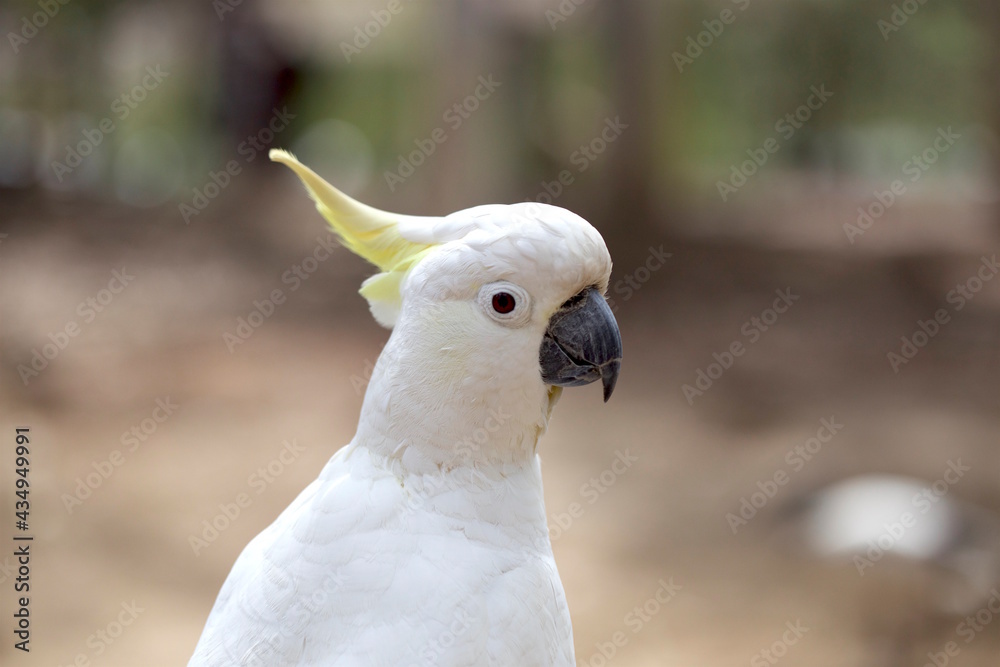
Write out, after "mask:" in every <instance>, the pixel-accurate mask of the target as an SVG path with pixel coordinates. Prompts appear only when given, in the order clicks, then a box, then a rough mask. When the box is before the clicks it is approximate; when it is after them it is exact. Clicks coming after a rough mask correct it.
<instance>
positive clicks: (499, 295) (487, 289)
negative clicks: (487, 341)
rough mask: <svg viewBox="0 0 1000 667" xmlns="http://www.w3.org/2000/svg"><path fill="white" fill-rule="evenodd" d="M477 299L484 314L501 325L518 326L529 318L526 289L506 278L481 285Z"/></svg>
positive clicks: (529, 308)
mask: <svg viewBox="0 0 1000 667" xmlns="http://www.w3.org/2000/svg"><path fill="white" fill-rule="evenodd" d="M477 301H478V303H479V307H480V308H481V309H482V310H483V312H484V313H485V314H486V316H487V317H489V318H490V319H491V320H493V321H494V322H496V323H497V324H499V325H501V326H505V327H511V328H518V327H522V326H524V325H525V324H527V323H528V322H529V321H530V320H531V297H529V296H528V292H527V290H525V289H524V288H523V287H521V286H520V285H515V284H514V283H512V282H509V281H507V280H498V281H497V282H495V283H489V284H487V285H483V286H482V288H480V290H479V297H478V298H477Z"/></svg>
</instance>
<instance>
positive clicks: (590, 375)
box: [538, 287, 622, 402]
mask: <svg viewBox="0 0 1000 667" xmlns="http://www.w3.org/2000/svg"><path fill="white" fill-rule="evenodd" d="M570 302H571V303H570V305H568V306H565V307H563V308H560V309H559V310H558V311H556V313H555V314H554V315H553V316H552V318H551V319H550V320H549V327H548V329H546V331H545V337H544V338H543V339H542V347H541V348H540V349H539V353H538V356H539V362H540V364H541V367H542V381H543V382H545V384H552V385H558V386H560V387H577V386H580V385H584V384H590V383H591V382H594V381H595V380H597V379H598V378H600V380H601V382H602V383H603V384H604V400H605V402H606V401H607V400H608V399H609V398H611V392H613V391H614V390H615V383H616V382H617V381H618V371H619V369H620V368H621V360H622V338H621V333H620V332H619V331H618V322H616V321H615V316H614V313H612V312H611V306H609V305H608V302H607V300H606V299H605V298H604V297H603V296H602V295H601V293H600V292H598V291H597V290H596V289H595V288H593V287H588V288H587V289H585V290H584V291H582V292H580V294H578V295H577V297H576V298H574V299H571V300H570Z"/></svg>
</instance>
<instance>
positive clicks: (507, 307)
mask: <svg viewBox="0 0 1000 667" xmlns="http://www.w3.org/2000/svg"><path fill="white" fill-rule="evenodd" d="M516 305H517V301H515V300H514V297H513V296H511V295H510V294H509V293H508V292H497V293H496V294H494V295H493V310H495V311H497V312H498V313H500V314H501V315H506V314H507V313H509V312H511V311H512V310H514V307H515V306H516Z"/></svg>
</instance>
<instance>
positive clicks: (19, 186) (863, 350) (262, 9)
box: [0, 0, 1000, 667]
mask: <svg viewBox="0 0 1000 667" xmlns="http://www.w3.org/2000/svg"><path fill="white" fill-rule="evenodd" d="M0 34H2V35H3V43H2V44H0V275H2V279H0V356H2V370H3V372H2V373H0V405H2V412H0V424H2V426H3V440H4V442H5V444H4V446H3V448H2V450H3V454H2V458H0V460H2V463H0V466H2V468H3V485H2V487H3V489H4V491H3V494H2V497H0V510H2V513H3V516H4V517H5V518H4V519H3V525H4V528H3V535H4V536H5V537H4V540H5V543H6V544H7V546H4V547H3V548H2V549H0V553H3V554H7V555H6V556H4V557H0V584H2V589H0V590H2V591H3V593H2V594H0V611H2V617H3V618H4V619H5V620H4V621H3V623H2V625H3V628H4V630H3V636H4V640H3V643H2V646H0V662H2V663H3V664H5V665H7V664H17V665H20V664H31V665H34V664H38V665H42V664H46V665H70V664H77V665H88V664H93V665H123V666H135V665H177V664H184V663H185V662H186V660H187V658H188V657H189V656H190V654H191V651H192V650H193V647H194V645H195V642H196V641H197V639H198V636H199V633H200V630H201V627H202V625H203V623H204V620H205V618H206V616H207V614H208V612H209V609H210V608H211V605H212V603H213V601H214V598H215V596H216V594H217V592H218V589H219V586H220V585H221V583H222V581H223V579H224V577H225V576H226V574H227V573H228V571H229V568H230V567H231V565H232V563H233V562H234V560H235V558H236V556H237V555H238V554H239V552H240V551H241V550H242V548H243V547H244V545H245V544H246V543H247V542H248V541H249V540H250V538H251V537H252V536H254V535H255V534H256V533H258V532H259V531H260V530H262V529H263V528H264V527H265V526H266V525H268V524H269V523H270V522H271V521H272V520H273V519H274V518H275V517H276V516H277V514H278V513H279V512H280V510H281V509H283V508H284V507H285V506H286V505H287V504H288V503H289V502H290V501H291V500H292V499H293V498H294V497H295V496H296V495H297V494H298V492H299V491H300V490H301V489H302V488H303V487H304V486H305V485H306V484H307V483H308V482H309V481H311V480H312V479H313V478H315V476H316V475H317V474H318V472H319V470H320V469H321V467H322V466H323V464H324V463H325V462H326V460H327V459H328V458H329V457H330V456H331V455H332V454H333V453H334V452H335V451H336V450H337V449H338V448H339V447H341V446H342V445H343V444H345V443H347V442H348V441H349V440H350V438H351V437H352V435H353V433H354V427H355V424H356V419H357V415H358V411H359V408H360V404H361V400H362V396H363V392H364V388H365V385H366V381H367V380H366V379H367V374H368V373H369V372H370V370H371V366H372V364H373V363H374V360H375V359H376V358H377V356H378V353H379V350H380V349H381V346H382V344H383V343H384V341H385V339H386V338H387V335H388V332H386V331H385V330H383V329H381V328H379V327H378V326H377V325H376V324H375V323H374V321H373V320H372V319H371V317H370V316H369V314H368V312H367V308H366V304H365V303H364V301H363V300H362V299H361V298H360V297H359V296H358V295H357V293H356V290H357V288H358V286H359V284H360V282H361V281H362V280H363V278H364V277H365V276H367V275H369V274H370V273H371V268H370V267H368V266H367V265H365V263H364V262H363V261H362V260H360V259H358V258H356V257H354V256H353V255H351V254H350V253H349V252H347V251H346V250H344V249H342V248H336V249H334V250H332V252H331V251H329V249H328V248H329V245H330V238H331V236H330V234H329V233H328V232H327V230H326V229H325V225H324V223H323V221H322V220H321V218H320V217H319V215H318V214H316V212H315V210H314V208H313V207H312V205H311V204H310V202H309V201H308V199H307V198H306V197H305V196H304V193H303V191H302V188H301V186H300V185H299V183H298V182H297V181H296V180H295V179H294V177H293V175H292V174H291V173H290V172H288V171H287V170H286V169H283V168H281V167H278V166H276V165H273V164H271V163H269V162H268V161H267V159H266V153H267V149H268V148H270V147H282V148H287V149H290V150H292V151H293V152H295V153H296V154H297V155H298V156H299V157H300V158H301V159H302V160H303V162H305V163H306V164H309V165H311V166H312V167H313V168H315V169H316V170H317V171H318V172H320V173H321V174H322V175H324V176H325V177H326V178H327V179H329V180H330V181H331V182H333V183H334V184H336V185H337V186H338V187H340V188H342V189H344V190H345V191H346V192H348V193H349V194H351V195H353V196H355V197H357V198H358V199H361V200H362V201H365V202H368V203H371V204H373V205H375V206H378V207H380V208H384V209H388V210H393V211H399V212H405V213H412V214H444V213H448V212H451V211H454V210H457V209H460V208H464V207H467V206H471V205H475V204H480V203H486V202H514V201H523V200H535V201H543V202H546V203H555V204H557V205H559V206H564V207H566V208H569V209H571V210H573V211H575V212H577V213H579V214H581V215H583V216H584V217H585V218H587V219H588V220H590V221H591V222H592V223H593V224H594V225H595V226H596V227H597V228H598V229H599V230H600V231H601V232H602V233H603V235H604V237H605V239H606V240H607V242H608V245H609V247H610V249H611V253H612V256H613V257H614V259H615V272H614V275H613V276H612V283H611V290H610V292H609V296H610V297H611V298H612V300H613V301H614V307H615V310H616V314H617V317H618V318H619V322H620V325H621V330H622V337H623V340H624V344H625V350H626V352H625V354H626V358H625V362H624V366H623V370H622V375H621V378H620V382H619V385H618V390H617V391H616V393H615V396H614V399H613V400H612V401H611V402H610V403H609V404H607V405H605V406H602V405H600V391H599V390H598V389H596V388H594V387H589V388H586V389H579V390H572V391H566V392H565V394H564V397H563V399H562V401H561V403H560V405H559V407H558V409H557V411H556V412H557V416H556V418H555V419H554V420H553V423H552V427H551V429H550V432H549V434H548V436H547V437H546V439H545V442H544V444H543V447H542V457H543V464H544V469H545V482H546V501H547V511H548V514H549V517H550V524H551V530H550V533H551V536H552V539H553V548H554V550H555V554H556V559H557V561H558V563H559V566H560V571H561V574H562V578H563V582H564V585H565V587H566V590H567V595H568V598H569V604H570V609H571V613H572V616H573V621H574V629H575V641H576V652H577V660H578V664H580V665H587V666H590V667H600V666H602V665H611V664H614V665H622V666H626V665H629V666H633V665H634V666H639V665H642V666H646V665H650V666H652V665H712V666H715V665H739V664H743V665H745V664H750V665H751V666H752V667H756V666H758V665H773V664H778V663H780V664H782V665H810V666H823V665H830V666H834V665H836V666H840V665H890V666H896V665H916V666H922V665H927V664H929V665H936V666H937V667H942V666H943V665H959V666H965V667H972V666H979V665H996V664H997V656H998V654H1000V618H997V619H996V622H994V620H995V617H996V616H997V615H998V614H1000V592H998V590H1000V589H998V584H1000V529H998V526H1000V514H998V513H1000V457H998V456H997V447H998V444H1000V443H998V434H1000V391H998V389H1000V377H998V374H997V368H998V362H1000V346H998V340H1000V280H994V278H995V277H996V273H997V270H998V267H997V264H996V252H997V246H998V241H1000V210H998V203H1000V201H998V198H1000V187H998V173H997V162H998V147H1000V145H998V131H1000V85H998V84H1000V57H998V56H1000V53H998V50H1000V8H998V6H997V5H996V3H992V2H986V1H983V2H972V1H969V2H963V1H961V0H952V1H950V2H943V1H941V0H931V1H927V0H901V1H898V2H890V1H889V0H876V1H871V0H772V1H771V2H764V1H763V0H717V1H702V0H676V1H671V2H652V1H650V2H643V1H640V0H614V1H612V0H511V1H509V2H487V0H422V1H419V2H418V1H414V0H371V1H359V0H350V1H344V2H319V1H315V0H310V1H306V2H294V3H293V2H280V1H278V0H272V1H264V0H261V1H257V2H255V1H254V0H211V1H209V0H205V1H203V2H187V1H179V0H175V1H173V2H156V1H148V2H143V1H135V2H113V1H110V0H109V1H99V0H87V1H86V2H84V0H65V1H64V0H36V1H30V0H25V1H20V0H5V1H4V2H3V4H2V5H0ZM276 292H277V293H278V297H279V298H275V294H276ZM16 426H21V427H23V426H29V427H30V429H31V437H32V457H33V458H32V469H31V480H32V495H31V499H32V508H31V528H30V532H31V533H32V534H34V535H35V541H34V543H33V549H34V551H33V560H32V571H31V577H32V580H31V586H32V589H31V614H32V630H33V634H32V638H31V645H30V647H31V653H30V654H29V655H25V654H23V653H22V652H20V651H15V650H14V649H13V647H12V644H13V640H12V635H11V631H10V628H11V619H12V616H11V614H12V613H13V610H14V605H15V593H14V592H13V583H14V581H13V579H14V577H15V576H16V570H15V569H14V565H15V563H14V559H13V557H12V555H11V554H12V548H8V547H9V545H11V544H13V542H6V541H7V540H8V539H9V537H10V536H12V535H13V534H14V533H15V532H17V531H16V530H15V528H14V527H13V518H12V517H13V515H14V501H15V500H16V498H15V497H14V492H13V488H14V487H13V480H14V479H15V473H14V471H13V467H14V461H15V456H14V442H13V441H14V428H15V427H16ZM240 494H245V496H243V497H245V498H249V503H244V505H245V506H237V507H238V509H239V512H238V514H237V513H236V512H234V511H233V510H232V507H234V505H233V503H235V502H236V499H237V498H238V497H240ZM8 517H9V518H10V520H9V521H8Z"/></svg>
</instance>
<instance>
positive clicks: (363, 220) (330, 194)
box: [269, 149, 433, 328]
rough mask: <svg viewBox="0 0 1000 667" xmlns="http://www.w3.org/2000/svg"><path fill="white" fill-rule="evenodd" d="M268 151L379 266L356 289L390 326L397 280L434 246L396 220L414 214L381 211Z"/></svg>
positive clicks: (344, 238)
mask: <svg viewBox="0 0 1000 667" xmlns="http://www.w3.org/2000/svg"><path fill="white" fill-rule="evenodd" d="M269 155H270V158H271V160H273V161H275V162H280V163H281V164H283V165H285V166H287V167H288V168H290V169H291V170H292V171H294V172H295V174H296V175H297V176H298V177H299V178H300V179H301V180H302V182H303V183H304V184H305V186H306V189H307V190H308V191H309V196H310V197H312V199H313V200H314V201H315V202H316V208H317V209H318V210H319V212H320V214H321V215H322V216H323V217H324V218H326V220H327V222H329V223H330V226H331V227H333V230H334V231H335V232H336V233H337V236H339V237H340V239H341V242H342V243H343V244H344V245H345V246H347V247H348V248H349V249H351V250H352V251H353V252H354V253H355V254H357V255H359V256H361V257H363V258H365V259H366V260H368V261H369V262H371V263H372V264H374V265H375V266H377V267H378V268H379V270H380V271H381V273H378V274H376V275H374V276H372V277H370V278H368V279H367V280H366V281H365V282H364V283H363V284H362V285H361V290H360V292H361V296H363V297H365V299H367V300H368V305H369V306H370V308H371V311H372V315H374V316H375V319H376V320H378V323H379V324H381V325H382V326H385V327H389V328H391V327H392V326H393V324H395V322H396V317H397V316H398V314H399V308H400V306H401V305H402V299H401V296H400V293H399V286H400V284H401V283H402V281H403V278H404V277H405V276H406V274H407V272H408V271H409V270H410V269H411V268H413V266H414V265H415V264H416V263H417V262H418V261H420V258H421V257H423V255H424V254H425V253H426V252H427V251H428V250H429V249H430V248H432V247H433V246H432V245H430V244H426V243H414V242H412V241H409V240H407V239H405V238H403V236H402V235H401V234H400V233H399V222H400V221H401V220H402V219H404V218H406V219H410V220H412V219H413V216H404V215H399V214H396V213H389V212H387V211H380V210H379V209H377V208H373V207H371V206H368V205H366V204H362V203H361V202H359V201H356V200H354V199H351V198H350V197H348V196H347V195H345V194H344V193H343V192H341V191H340V190H338V189H337V188H335V187H333V186H332V185H330V184H329V183H327V182H326V181H325V180H323V179H322V178H320V177H319V176H318V175H317V174H316V172H314V171H313V170H312V169H310V168H309V167H307V166H305V165H304V164H302V163H301V162H299V161H298V160H296V159H295V156H294V155H292V154H291V153H289V152H288V151H283V150H278V149H274V150H272V151H271V152H270V154H269Z"/></svg>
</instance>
